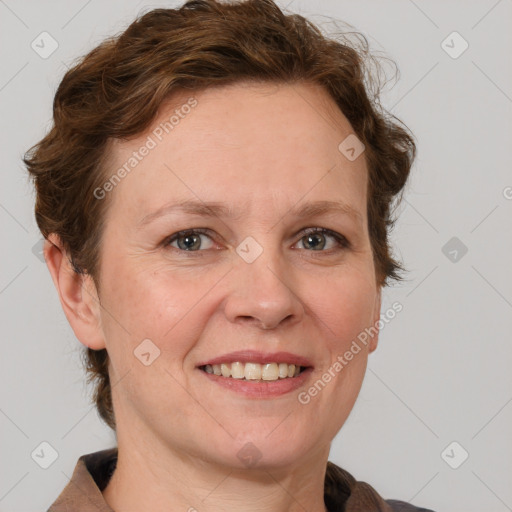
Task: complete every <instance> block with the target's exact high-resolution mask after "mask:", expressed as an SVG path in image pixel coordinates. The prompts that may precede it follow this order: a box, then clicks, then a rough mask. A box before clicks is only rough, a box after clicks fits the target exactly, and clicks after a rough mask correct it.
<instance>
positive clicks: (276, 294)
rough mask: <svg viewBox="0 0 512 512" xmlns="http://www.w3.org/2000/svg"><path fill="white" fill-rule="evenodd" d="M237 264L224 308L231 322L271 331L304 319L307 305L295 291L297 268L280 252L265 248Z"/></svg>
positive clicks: (232, 273) (232, 274)
mask: <svg viewBox="0 0 512 512" xmlns="http://www.w3.org/2000/svg"><path fill="white" fill-rule="evenodd" d="M236 267H237V268H236V269H235V271H234V272H231V278H230V279H231V283H232V288H231V290H230V293H229V296H228V297H227V299H226V302H225V307H224V312H225V315H226V317H227V318H228V320H229V321H231V322H233V323H238V324H241V323H247V324H253V325H254V326H256V327H258V328H260V329H264V330H267V329H275V328H277V327H278V326H280V324H283V325H284V324H285V323H286V324H287V325H289V326H290V325H293V324H295V323H298V322H300V321H301V320H302V318H303V316H304V305H303V303H302V301H301V300H300V298H299V296H298V295H297V292H296V290H294V288H295V287H297V283H294V281H293V276H292V274H293V272H292V270H293V269H290V268H289V267H288V268H287V267H286V263H285V262H283V261H282V259H280V257H279V255H277V254H276V255H271V254H270V251H267V250H265V251H264V252H263V253H262V254H261V255H260V256H259V257H258V258H257V259H256V260H255V261H253V262H252V263H246V262H245V261H243V260H242V261H238V262H237V264H236ZM294 285H295V286H294Z"/></svg>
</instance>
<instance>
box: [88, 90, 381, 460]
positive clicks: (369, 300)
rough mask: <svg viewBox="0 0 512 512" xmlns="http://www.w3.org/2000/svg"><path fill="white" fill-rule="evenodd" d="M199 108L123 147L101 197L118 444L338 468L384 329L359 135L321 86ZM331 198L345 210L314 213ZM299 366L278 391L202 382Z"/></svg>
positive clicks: (105, 319) (227, 93)
mask: <svg viewBox="0 0 512 512" xmlns="http://www.w3.org/2000/svg"><path fill="white" fill-rule="evenodd" d="M191 97H192V94H183V96H175V97H174V98H173V102H172V106H171V105H170V104H169V105H167V106H166V107H163V108H162V109H161V111H160V113H159V115H158V119H157V120H156V121H155V122H154V124H153V125H152V126H151V128H150V129H149V130H148V131H147V133H145V134H144V135H141V136H140V137H137V138H136V139H132V140H130V141H123V142H120V141H116V144H114V145H113V148H112V153H111V162H110V165H109V169H108V171H107V178H110V177H111V176H113V175H116V176H117V178H119V179H116V178H114V179H113V180H111V183H113V185H111V186H109V185H107V186H106V187H104V188H103V190H107V191H108V192H107V193H108V194H109V197H108V198H106V199H105V198H104V199H98V200H109V201H110V200H112V203H111V204H109V208H108V211H107V215H106V225H105V231H104V234H103V241H102V248H101V281H100V293H99V297H100V300H101V304H102V306H103V307H102V308H101V311H100V314H101V326H100V327H98V330H99V336H100V337H101V339H102V340H103V342H104V345H105V347H106V348H107V350H108V353H109V355H110V359H111V363H110V364H111V366H110V372H111V381H112V383H113V399H114V407H115V413H116V420H117V425H118V439H119V441H120V443H121V440H123V441H124V442H130V443H135V444H136V445H137V446H141V449H142V447H143V449H145V450H152V453H153V454H155V456H158V455H159V454H160V453H162V452H161V450H167V451H169V450H171V451H172V452H173V453H175V454H177V455H178V456H180V455H181V456H184V454H186V456H193V457H200V458H202V459H204V460H207V461H209V462H213V463H216V464H221V465H227V466H229V467H241V468H243V467H244V466H247V465H248V464H252V463H254V462H256V460H258V459H259V463H260V464H262V465H263V466H264V467H276V466H286V465H290V464H295V463H297V462H305V461H306V460H307V459H308V458H311V457H313V456H315V455H316V456H318V455H319V454H321V455H322V456H325V455H326V453H328V450H329V445H330V443H331V441H332V439H333V437H334V436H335V435H336V433H337V432H338V430H339V429H340V428H341V426H342V425H343V423H344V422H345V420H346V418H347V416H348V415H349V413H350V410H351V409H352V407H353V405H354V402H355V400H356V397H357V394H358V392H359V389H360V386H361V383H362V379H363V375H364V372H365V368H366V362H367V356H368V353H369V352H370V351H371V350H373V349H374V348H375V346H376V337H375V338H374V339H373V340H372V344H371V345H370V344H368V346H364V345H361V347H362V350H361V351H359V352H358V353H357V354H356V355H354V356H353V358H352V360H351V361H350V362H348V361H346V359H345V358H343V357H344V354H345V353H346V352H347V351H348V350H349V349H350V346H351V344H352V342H353V341H354V340H355V339H356V338H357V336H358V334H360V333H361V332H362V331H364V329H365V328H367V327H370V326H372V325H374V323H375V322H376V321H377V320H378V319H379V314H380V293H379V288H378V287H377V285H376V276H375V270H374V264H373V259H372V252H371V246H370V240H369V235H368V228H367V214H366V202H367V195H366V187H367V169H366V165H365V160H364V154H363V155H361V156H360V157H358V158H356V159H355V160H354V158H353V156H354V155H353V153H354V152H353V151H350V148H349V149H348V152H347V148H346V147H345V146H342V148H345V150H344V152H342V151H341V150H340V149H339V145H340V143H342V142H343V141H344V140H345V139H346V138H347V136H349V135H350V134H351V133H352V129H351V126H350V124H349V123H348V121H347V120H346V118H345V117H344V116H343V115H342V114H341V113H340V112H339V110H337V109H336V106H335V104H334V103H333V102H332V100H331V99H330V97H329V96H328V95H327V93H325V92H324V91H323V90H322V89H320V88H318V87H314V86H306V85H294V86H290V85H282V86H281V85H280V86H277V85H268V84H267V85H255V84H253V85H250V86H248V85H241V84H236V85H231V86H228V87H222V88H217V89H208V90H206V91H203V92H201V93H197V94H195V95H194V96H193V98H195V99H194V100H190V101H188V100H189V98H191ZM184 105H188V107H185V106H184ZM173 115H174V116H175V117H174V118H173V119H172V120H171V121H170V118H171V116H173ZM177 120H178V121H177ZM166 122H167V125H166V124H165V123H166ZM148 137H149V138H148ZM350 140H351V139H349V141H350ZM352 146H353V144H352ZM143 147H146V150H144V149H141V148H143ZM355 149H356V154H357V150H358V149H359V147H356V146H355ZM346 155H348V156H350V157H351V158H348V157H347V156H346ZM123 166H125V167H124V169H125V171H126V172H122V171H121V172H120V171H119V169H121V168H123ZM128 170H129V171H128ZM97 195H98V196H99V197H101V193H100V192H97ZM185 201H186V202H187V207H188V208H185V209H180V208H179V203H182V202H185ZM320 201H322V202H325V201H332V202H336V203H339V204H341V205H344V206H342V209H341V210H334V209H333V210H325V211H323V212H321V211H317V212H316V213H315V212H314V211H313V208H312V206H314V205H317V203H318V202H320ZM192 203H196V204H197V208H193V207H192V206H191V205H192ZM213 203H215V204H214V205H213ZM308 205H309V206H310V208H308ZM207 206H208V207H209V208H210V209H208V208H206V207H207ZM221 208H222V209H221ZM193 210H196V212H195V213H194V212H193ZM301 212H302V215H300V213H301ZM314 228H325V229H327V230H330V232H332V233H333V234H331V233H323V234H322V233H317V234H316V235H315V234H311V233H310V232H311V231H312V230H314ZM199 229H200V230H204V231H202V232H200V233H197V232H196V233H189V234H185V235H181V236H178V237H177V238H174V237H173V235H175V234H176V233H177V232H179V231H184V230H192V231H194V230H199ZM337 236H338V237H339V240H338V239H337V238H336V237H337ZM345 240H346V241H345ZM85 341H86V340H85ZM250 351H252V352H253V353H251V352H250ZM234 352H239V353H240V354H238V355H232V353H234ZM276 353H287V354H288V355H287V354H280V355H276ZM230 354H231V355H230ZM339 358H343V360H344V361H345V364H344V365H343V367H342V369H341V370H339V366H337V368H338V371H336V370H334V369H333V368H334V367H333V365H334V363H335V362H336V361H337V360H338V361H340V359H339ZM295 359H296V362H297V363H299V362H300V363H301V366H306V367H308V368H307V370H306V371H305V372H304V373H301V374H300V375H299V376H298V377H292V378H278V380H277V381H275V380H266V379H267V378H269V379H273V378H275V375H274V374H273V373H272V372H273V371H275V370H276V366H275V365H270V366H266V367H265V365H262V368H263V370H262V371H263V374H262V375H263V376H264V377H265V379H264V380H248V381H245V380H244V381H242V380H240V379H237V378H234V377H225V376H222V375H220V376H218V375H215V374H213V375H212V374H208V373H207V372H206V371H204V369H203V368H201V367H202V366H203V365H205V364H207V363H208V362H210V363H217V364H221V363H222V362H225V363H232V362H233V361H242V362H246V361H247V362H253V363H286V362H293V361H294V360H295ZM221 368H222V367H221ZM226 368H227V369H230V368H231V369H232V371H234V372H235V374H236V375H239V374H237V373H236V372H237V371H240V372H248V373H247V375H248V376H251V375H252V376H256V377H257V376H258V375H259V374H258V366H257V365H250V364H249V365H243V364H242V365H235V367H231V365H230V364H226V366H225V367H224V368H223V369H224V371H226ZM233 368H234V369H233ZM214 369H215V367H213V366H212V370H214ZM277 370H281V371H282V372H283V373H282V374H281V375H284V372H285V371H286V370H288V371H291V372H293V369H292V370H290V368H288V367H285V366H283V365H281V366H277ZM329 370H330V375H331V378H330V379H328V377H327V378H326V377H324V380H323V382H322V384H323V385H318V384H317V388H318V389H320V391H318V389H317V392H316V394H315V392H314V391H313V392H312V393H309V391H308V390H309V389H310V388H311V387H312V386H314V384H315V382H317V381H318V380H319V379H320V380H322V376H325V375H326V374H328V373H329ZM251 371H255V372H256V373H254V374H250V372H251ZM244 375H245V373H244ZM326 380H329V382H328V383H325V381H326ZM308 396H309V400H308V399H307V397H308ZM248 443H252V444H248Z"/></svg>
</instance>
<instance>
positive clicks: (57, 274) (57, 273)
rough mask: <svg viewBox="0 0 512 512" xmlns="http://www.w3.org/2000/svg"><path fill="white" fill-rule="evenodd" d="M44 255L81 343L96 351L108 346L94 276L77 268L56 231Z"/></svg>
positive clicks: (46, 245) (47, 241) (66, 313)
mask: <svg viewBox="0 0 512 512" xmlns="http://www.w3.org/2000/svg"><path fill="white" fill-rule="evenodd" d="M44 258H45V260H46V264H47V266H48V270H49V271H50V274H51V276H52V280H53V284H54V285H55V288H56V289H57V292H58V294H59V299H60V303H61V305H62V309H63V311H64V314H65V315H66V318H67V319H68V322H69V324H70V325H71V328H72V329H73V331H74V333H75V335H76V337H77V338H78V340H79V341H80V343H82V344H83V345H85V346H87V347H90V348H92V349H93V350H100V349H103V348H105V340H104V336H103V331H102V328H101V315H100V311H101V306H100V302H99V297H98V294H97V290H96V286H95V284H94V281H93V280H92V278H91V277H90V276H89V275H87V274H79V273H77V272H76V271H75V270H74V269H73V266H72V264H71V261H70V259H69V257H68V254H67V253H66V251H65V249H64V248H63V246H62V243H61V241H60V239H59V237H58V236H57V235H55V234H54V233H52V234H51V235H49V237H48V239H47V240H46V241H45V244H44Z"/></svg>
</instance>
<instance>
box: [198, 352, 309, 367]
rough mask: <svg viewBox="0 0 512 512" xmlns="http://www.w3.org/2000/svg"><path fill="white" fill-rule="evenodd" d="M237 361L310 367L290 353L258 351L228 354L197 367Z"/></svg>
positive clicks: (305, 360)
mask: <svg viewBox="0 0 512 512" xmlns="http://www.w3.org/2000/svg"><path fill="white" fill-rule="evenodd" d="M237 361H238V362H240V363H260V364H264V363H288V364H294V365H296V366H312V365H311V362H310V361H309V360H308V359H307V358H305V357H302V356H299V355H297V354H292V353H291V352H260V351H258V350H239V351H237V352H230V353H229V354H224V355H222V356H218V357H215V358H213V359H208V361H204V362H202V363H199V364H198V365H197V366H204V365H206V364H211V365H214V364H222V363H227V364H229V363H234V362H237Z"/></svg>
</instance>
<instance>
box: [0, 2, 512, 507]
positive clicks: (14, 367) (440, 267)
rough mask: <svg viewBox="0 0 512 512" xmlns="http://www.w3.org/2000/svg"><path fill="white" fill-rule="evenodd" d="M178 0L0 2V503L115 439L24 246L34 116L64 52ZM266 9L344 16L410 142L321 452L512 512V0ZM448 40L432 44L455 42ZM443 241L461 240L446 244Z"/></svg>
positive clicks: (429, 491)
mask: <svg viewBox="0 0 512 512" xmlns="http://www.w3.org/2000/svg"><path fill="white" fill-rule="evenodd" d="M178 4H181V3H180V2H167V3H165V2H162V3H158V4H156V3H155V4H150V3H146V2H136V1H131V0H130V1H126V0H125V1H120V0H117V1H110V2H108V3H107V2H99V1H98V0H89V1H64V0H62V1H39V2H37V1H35V0H30V1H24V2H15V1H14V0H0V44H1V48H2V54H1V64H2V65H1V68H0V104H1V108H2V116H1V117H0V123H1V141H2V142H1V145H2V159H1V166H2V172H1V180H2V186H1V193H0V223H1V224H0V225H1V238H2V247H3V250H2V264H1V266H0V307H1V322H2V335H1V343H2V345H1V348H2V357H1V359H0V361H1V363H0V364H1V368H0V372H1V375H2V380H3V384H2V386H1V392H0V393H1V400H0V428H1V432H2V436H1V441H0V443H1V456H0V461H1V468H0V510H1V511H4V512H6V511H9V512H10V511H13V512H14V511H34V512H35V511H38V510H43V509H44V510H46V508H47V507H48V506H49V505H50V504H51V503H52V502H53V501H54V499H55V498H56V497H57V495H58V494H59V492H60V491H61V490H62V489H63V487H64V486H65V485H66V483H67V482H68V480H69V478H70V477H71V474H72V470H73V468H74V466H75V463H76V461H77V459H78V457H79V456H80V455H82V454H85V453H90V452H93V451H96V450H101V449H103V448H107V447H110V446H113V445H114V444H115V438H114V435H113V434H112V433H111V432H110V430H109V429H108V428H107V427H106V426H104V425H103V423H101V422H100V420H99V418H98V416H97V414H96V412H95V409H94V408H93V406H92V405H91V404H90V403H89V393H90V390H89V389H87V388H86V385H85V383H84V377H83V372H82V369H81V366H80V360H79V353H78V350H79V348H80V347H81V345H80V344H79V342H78V341H77V340H76V339H75V337H74V334H73V332H72V330H71V328H70V327H69V325H68V324H67V321H66V318H65V316H64V314H63V312H62V310H61V307H60V303H59V301H58V297H57V293H56V291H55V290H54V287H53V283H52V281H51V278H50V275H49V272H48V271H47V268H46V266H45V265H44V263H42V261H41V260H40V259H39V257H38V256H37V255H35V254H34V253H33V247H34V245H35V246H36V248H37V243H38V241H39V240H40V234H39V232H38V230H37V226H36V224H35V221H34V217H33V192H32V188H31V185H30V183H29V182H28V180H27V177H26V174H25V171H24V168H23V165H22V163H21V156H22V155H23V153H24V152H25V151H26V150H27V149H28V148H29V147H30V146H31V145H32V144H34V143H35V142H37V141H38V140H39V139H40V138H41V137H42V136H43V135H44V132H45V130H46V129H47V128H48V126H49V121H50V119H51V105H52V100H53V95H54V93H55V90H56V87H57V85H58V83H59V81H60V78H61V77H62V75H63V73H64V72H65V70H66V67H67V66H69V65H70V64H71V62H72V61H73V59H75V58H77V57H79V56H81V55H82V54H83V53H85V52H87V51H88V50H90V49H91V48H92V47H93V46H95V45H96V44H98V43H99V42H100V41H101V40H102V39H103V38H104V37H106V36H109V35H112V34H114V33H117V32H119V31H121V30H122V29H123V28H124V27H126V25H127V24H128V23H129V22H131V21H132V20H133V18H134V17H135V15H136V14H137V13H139V12H140V11H141V9H143V10H144V11H146V10H150V9H151V8H153V7H165V6H167V7H174V6H176V5H178ZM279 5H280V6H281V7H286V6H287V5H288V6H289V7H288V8H289V10H291V11H293V12H299V13H301V14H303V15H306V16H307V17H309V18H310V19H311V20H312V21H315V22H317V23H319V24H320V25H323V26H324V28H325V29H326V30H329V25H330V24H329V19H328V18H326V17H325V16H334V17H336V18H339V19H341V20H344V21H346V22H348V23H350V24H352V25H354V26H355V28H356V29H358V30H360V31H362V32H363V33H364V34H366V35H367V36H368V38H369V40H370V43H371V45H372V48H373V49H374V50H377V51H380V52H384V53H385V54H386V55H388V56H389V57H391V58H392V59H394V60H395V61H396V62H397V64H398V67H399V69H400V72H401V77H400V80H399V81H398V82H397V83H396V85H395V86H394V87H393V88H388V89H387V91H386V92H385V95H384V106H385V107H387V108H389V109H391V111H392V112H393V113H394V114H396V115H397V116H398V117H400V118H401V119H403V120H404V121H405V122H406V124H407V125H408V126H409V127H410V128H411V130H412V131H413V132H414V134H415V135H416V137H417V141H418V147H419V154H418V159H417V161H416V164H415V166H414V169H413V175H412V180H411V182H410V184H409V186H408V188H407V194H406V196H405V201H404V202H403V203H402V206H401V208H400V212H401V214H400V220H399V221H398V223H397V226H396V229H395V231H394V233H393V243H394V245H395V247H396V254H397V255H398V256H399V257H400V258H401V259H402V260H403V261H404V263H405V265H406V266H407V268H408V269H409V274H408V280H407V281H405V282H404V283H402V284H401V285H399V286H394V287H392V288H389V289H387V290H385V294H384V304H383V306H382V311H383V312H384V311H385V310H386V309H387V308H388V307H389V306H390V305H391V304H392V303H393V302H395V301H399V302H400V303H402V304H403V310H402V312H400V313H399V314H398V315H397V316H396V318H395V319H394V320H393V321H392V322H391V323H389V324H388V325H386V327H385V328H384V329H383V330H382V333H381V338H380V344H379V348H378V349H377V351H376V352H375V353H374V354H372V356H371V357H370V362H369V368H368V372H367V375H366V379H365V382H364V384H363V388H362V390H361V394H360V396H359V399H358V401H357V403H356V406H355V408H354V410H353V412H352V414H351V416H350V418H349V419H348V421H347V423H346V424H345V425H344V427H343V428H342V430H341V431H340V434H339V435H338V436H337V437H336V439H335V440H334V442H333V445H332V451H331V457H330V458H331V460H333V461H334V462H335V463H337V464H339V465H341V466H342V467H344V468H345V469H347V470H348V471H350V472H351V473H352V474H353V475H354V476H355V477H356V478H358V479H359V480H365V481H367V482H369V483H370V484H371V485H372V486H373V487H375V488H376V489H377V491H378V492H379V493H381V494H382V495H383V496H384V497H386V498H397V499H403V500H406V501H411V502H412V503H413V504H416V505H421V506H425V507H430V508H432V509H434V510H436V511H437V512H448V511H462V510H464V511H466V512H471V511H479V512H480V511H483V510H485V511H487V512H492V511H495V512H501V511H506V510H512V485H511V484H512V436H510V432H511V426H512V404H511V403H510V402H511V401H512V372H511V371H510V367H511V366H512V344H511V339H510V332H511V331H512V329H511V328H512V320H511V319H512V315H511V313H512V272H511V270H510V261H511V258H510V254H511V250H512V236H511V235H512V232H511V231H512V222H511V219H512V200H511V198H512V188H507V187H512V172H511V160H512V156H511V152H510V146H511V142H512V138H511V136H512V125H511V120H512V60H511V59H510V50H511V49H512V45H511V42H512V41H511V40H512V35H511V34H512V33H511V31H510V21H511V15H512V1H511V0H500V1H496V0H479V1H462V0H461V1H441V0H435V1H433V0H431V1H429V2H427V1H426V0H415V1H412V0H386V1H383V0H379V1H377V0H373V1H370V0H358V1H356V0H336V1H335V0H331V1H328V0H323V1H322V2H314V1H311V0H294V1H292V2H290V0H286V1H281V2H279ZM321 15H324V16H321ZM43 31H47V32H49V33H50V34H51V35H52V37H53V38H54V39H55V40H56V41H57V42H58V45H59V46H58V48H57V50H56V51H55V52H54V53H53V54H52V55H51V56H49V57H48V58H47V59H43V58H41V57H40V56H39V55H38V54H37V53H36V52H35V51H34V50H33V49H32V48H31V42H32V41H33V40H34V39H36V38H37V36H38V35H39V34H40V33H41V32H43ZM453 31H457V32H458V33H460V34H461V36H462V37H463V38H464V39H465V40H466V41H467V42H468V44H469V47H468V49H467V50H466V51H465V52H464V53H463V54H462V55H460V56H459V57H458V58H452V57H450V56H449V55H448V54H447V53H446V52H445V50H444V49H443V47H442V46H441V43H442V41H443V40H445V39H446V38H447V36H448V35H449V34H451V33H452V32H453ZM460 43H461V41H460V40H457V39H455V40H454V39H453V37H452V39H448V42H447V43H445V44H448V45H450V46H452V47H453V48H452V50H451V51H452V52H453V51H458V50H459V49H460V48H461V45H460ZM46 47H47V48H48V46H46ZM452 237H457V239H458V240H459V241H456V242H455V244H456V245H454V246H451V245H449V246H448V247H447V248H445V250H444V252H443V250H442V248H443V247H444V246H445V244H446V243H447V242H448V241H449V240H450V239H452ZM452 243H453V242H452ZM460 243H463V244H464V245H465V246H466V247H467V249H468V251H467V253H466V254H465V255H463V256H462V252H461V251H460V248H461V245H460ZM457 244H458V245H459V246H458V247H457ZM454 248H455V250H457V251H458V252H457V260H456V261H452V260H453V258H454V257H455V253H453V250H454ZM450 252H451V255H450ZM445 253H446V255H445ZM507 432H508V433H509V434H508V435H507V434H506V433H507ZM43 441H46V442H48V443H50V445H51V446H53V447H54V449H55V450H56V451H57V453H58V458H57V460H55V462H54V463H53V464H52V465H51V466H50V467H49V468H48V469H42V468H41V467H40V466H39V465H38V464H36V462H35V461H34V460H33V459H32V457H31V454H32V453H33V452H34V450H35V449H36V448H38V447H39V446H40V443H41V442H43ZM453 441H456V442H457V443H458V445H457V446H456V447H455V449H453V451H452V450H451V448H449V449H448V450H447V452H444V450H445V448H446V447H447V446H448V445H450V443H452V442H453ZM459 446H460V447H462V448H460V447H459ZM462 449H464V450H466V451H467V452H468V453H469V457H468V459H467V460H466V461H465V462H464V463H463V464H462V465H460V467H458V469H452V467H450V466H449V465H448V463H447V462H446V461H447V460H448V461H449V462H450V463H451V464H452V465H456V464H457V463H460V461H461V453H463V452H462ZM443 452H444V458H443V457H442V453H443Z"/></svg>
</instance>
